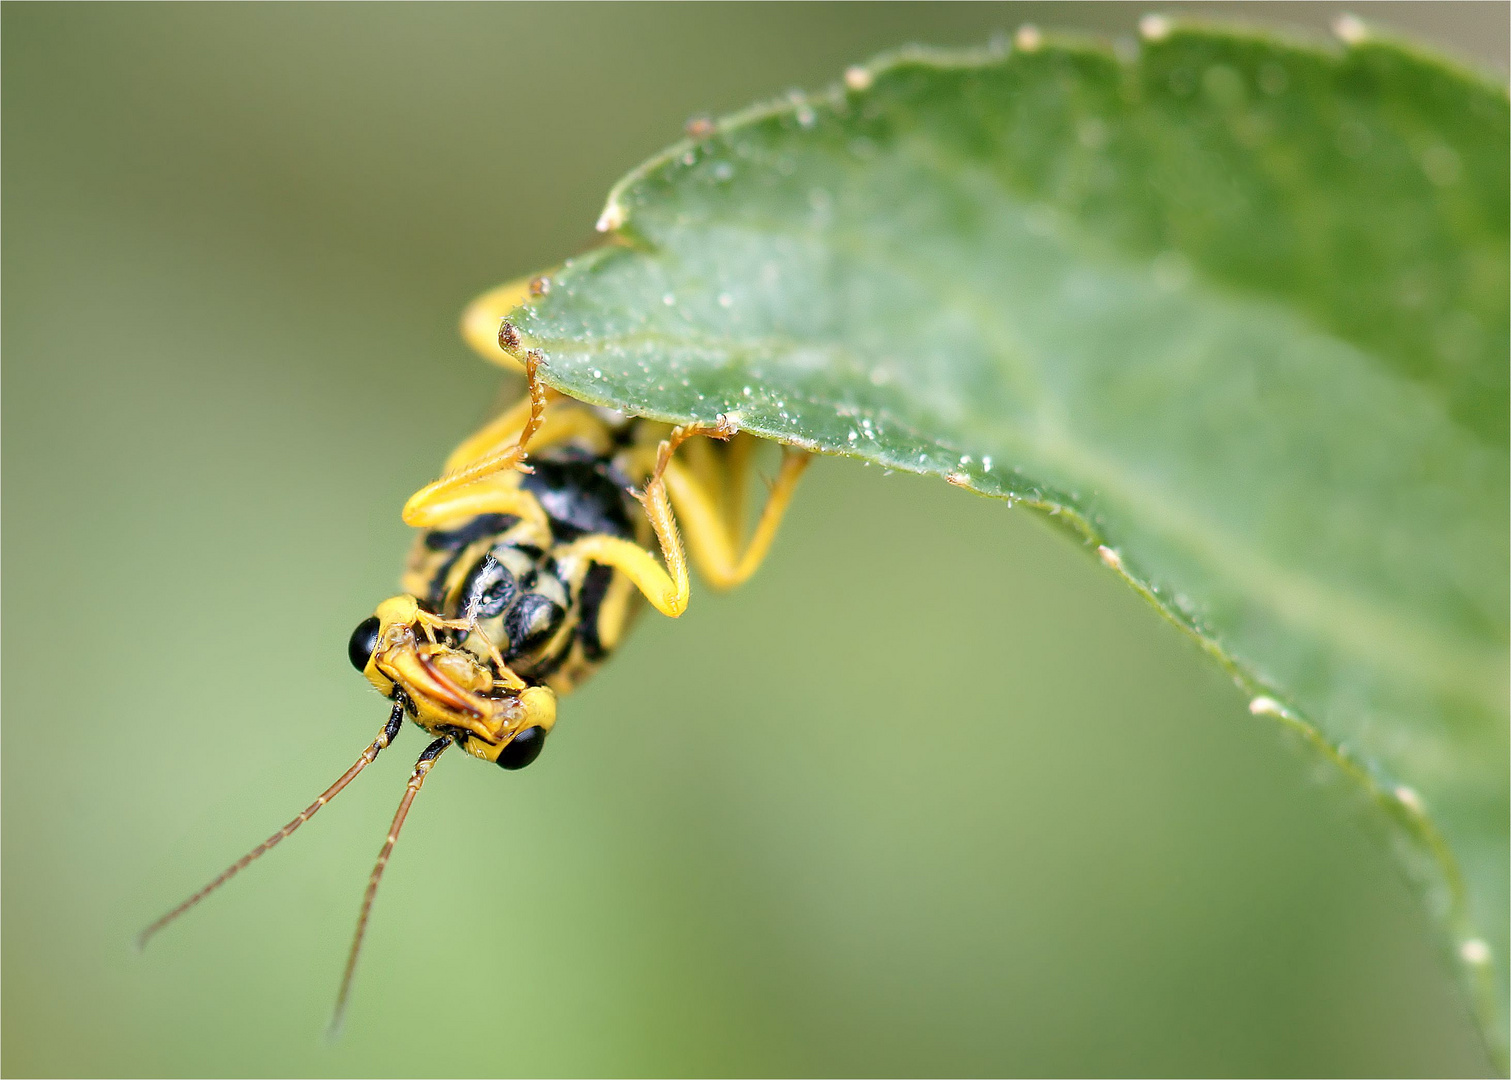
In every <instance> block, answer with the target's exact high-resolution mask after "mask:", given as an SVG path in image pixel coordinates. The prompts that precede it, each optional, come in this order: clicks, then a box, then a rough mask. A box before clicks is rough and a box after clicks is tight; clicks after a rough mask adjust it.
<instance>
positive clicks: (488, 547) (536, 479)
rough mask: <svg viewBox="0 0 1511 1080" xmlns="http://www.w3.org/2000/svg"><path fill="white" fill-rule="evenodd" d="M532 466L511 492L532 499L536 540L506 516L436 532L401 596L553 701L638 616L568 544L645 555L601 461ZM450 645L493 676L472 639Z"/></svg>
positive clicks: (530, 526)
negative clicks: (628, 547) (635, 548)
mask: <svg viewBox="0 0 1511 1080" xmlns="http://www.w3.org/2000/svg"><path fill="white" fill-rule="evenodd" d="M531 465H532V467H533V468H534V472H533V473H530V474H528V475H527V474H521V473H515V474H512V476H511V477H510V480H509V482H510V484H511V485H514V486H517V487H519V488H522V489H524V490H525V491H527V492H529V493H530V494H531V495H533V496H534V498H535V500H536V501H537V502H538V504H539V505H540V508H541V510H542V511H544V520H545V527H544V528H543V527H542V525H541V523H540V522H539V521H531V520H528V519H526V518H524V517H521V516H517V515H514V514H487V513H485V514H480V515H476V516H472V517H463V518H459V519H457V520H455V521H448V522H445V523H443V524H442V525H441V526H440V527H437V528H433V529H429V530H427V531H425V532H423V533H422V534H420V536H419V538H418V539H417V540H416V542H415V546H414V549H413V550H412V552H411V553H410V557H409V564H408V567H407V569H406V571H405V575H404V581H403V586H404V589H405V591H407V592H409V593H411V594H412V595H413V596H415V597H416V598H417V599H418V600H419V601H420V604H421V606H422V607H425V608H426V609H428V610H430V611H432V612H434V613H436V614H438V615H442V616H444V617H445V618H448V619H466V620H469V621H471V622H473V623H474V624H475V625H476V627H477V628H478V630H479V631H481V633H482V634H483V635H484V636H485V637H486V638H487V639H488V640H489V641H491V642H492V643H493V645H494V646H495V647H496V648H497V650H498V652H499V653H500V654H502V657H503V659H504V662H505V663H506V664H507V665H508V666H509V668H510V669H511V670H513V671H514V673H515V674H516V675H519V676H520V677H521V678H523V679H525V680H526V681H527V682H530V683H535V684H544V685H546V686H549V687H551V688H552V689H553V690H554V691H556V692H557V693H558V694H562V693H566V692H568V691H570V690H571V689H572V688H573V687H575V686H576V685H577V684H578V683H580V682H581V681H582V680H583V679H585V678H586V677H587V676H588V675H589V674H591V673H592V672H593V671H594V670H595V669H596V668H597V667H598V665H599V664H600V663H602V662H603V660H604V659H605V658H606V657H607V656H608V654H609V653H610V652H611V651H612V650H613V648H614V647H615V646H616V645H617V644H618V641H619V637H620V634H621V633H622V632H623V630H624V628H625V626H626V625H627V624H628V623H629V621H630V620H631V618H632V617H633V616H634V614H635V613H636V612H637V611H638V609H639V606H640V604H639V599H640V595H639V593H638V592H637V591H636V590H635V588H634V586H633V585H632V584H631V583H630V582H629V580H628V579H627V578H625V577H624V576H623V575H622V574H619V573H618V572H617V571H614V570H613V569H611V568H610V567H607V566H604V565H602V564H599V563H595V562H591V561H589V560H587V559H584V558H581V557H580V556H577V555H574V554H573V553H572V551H571V548H570V545H571V543H572V541H574V540H576V539H578V538H579V537H581V536H585V535H608V536H614V537H619V538H622V539H626V540H631V541H636V542H639V543H644V542H645V539H646V537H645V536H644V535H643V534H645V533H646V532H648V527H647V526H646V524H645V519H644V515H643V514H642V513H641V512H640V510H639V507H638V506H637V505H636V503H635V501H634V500H633V498H631V497H630V495H629V494H628V487H629V481H628V480H627V479H626V478H625V477H623V476H622V475H621V474H620V473H619V472H618V471H617V470H616V469H615V467H614V465H613V462H612V461H611V460H610V459H607V458H604V457H599V456H595V455H593V454H591V453H588V452H586V451H583V450H580V449H577V448H573V447H563V448H561V449H558V450H554V451H548V452H547V453H545V454H543V455H541V456H539V457H532V458H531ZM452 643H454V644H457V645H460V646H461V647H462V648H465V649H467V650H468V651H470V652H471V653H472V654H473V655H474V656H476V657H477V658H478V660H479V661H481V662H482V663H484V664H486V665H489V666H490V667H491V666H493V659H492V656H493V653H492V650H490V649H489V648H488V646H487V644H486V643H485V642H484V641H482V640H479V638H478V634H477V633H476V632H474V633H470V634H466V635H463V634H462V633H461V632H456V633H455V635H454V639H453V642H452Z"/></svg>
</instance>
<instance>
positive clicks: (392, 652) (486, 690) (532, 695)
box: [350, 596, 556, 768]
mask: <svg viewBox="0 0 1511 1080" xmlns="http://www.w3.org/2000/svg"><path fill="white" fill-rule="evenodd" d="M437 621H438V620H436V618H435V617H434V616H431V615H429V614H428V613H426V612H424V611H422V610H421V609H420V606H419V604H418V602H417V601H416V600H415V598H414V597H412V596H395V597H393V598H392V599H389V600H385V601H383V603H381V604H379V605H378V608H377V611H376V612H375V613H374V614H373V616H372V618H370V619H368V620H366V621H365V622H363V623H362V624H361V625H360V626H358V627H357V630H356V632H355V633H354V634H353V635H352V640H351V645H350V655H351V661H352V664H353V666H355V667H358V668H359V670H361V672H362V674H363V675H364V676H366V678H367V681H368V682H370V683H372V685H373V686H374V687H376V688H377V690H378V691H379V692H380V693H381V694H383V696H384V697H391V696H393V693H394V690H395V688H397V689H398V690H400V691H402V692H403V693H404V695H405V696H406V697H407V698H408V699H409V702H410V704H411V707H412V715H413V717H414V719H415V721H416V722H417V723H418V724H419V725H420V726H421V727H423V728H425V729H427V730H428V731H431V732H433V733H435V734H438V735H440V734H459V733H465V735H464V736H460V737H459V738H458V741H459V742H460V743H461V744H462V746H463V748H464V749H465V750H466V751H467V752H468V753H469V754H472V755H473V756H475V757H480V758H482V759H484V760H485V761H493V762H498V763H500V764H503V765H504V766H505V767H506V768H511V767H516V768H517V767H520V766H515V765H511V764H510V762H511V761H513V760H516V759H518V758H522V757H526V756H528V758H529V760H531V761H533V760H534V755H535V754H537V753H539V745H538V744H539V743H540V742H541V741H543V740H544V738H545V735H546V733H548V732H549V731H550V730H551V728H552V726H554V725H555V723H556V695H555V694H553V693H552V692H551V691H550V690H549V689H548V688H546V687H544V686H525V685H521V684H518V683H517V681H516V684H515V685H507V684H505V683H504V682H503V681H501V680H500V679H499V678H497V677H495V674H494V672H493V671H492V670H491V669H490V668H489V667H488V665H486V664H484V663H483V662H482V661H480V660H479V659H478V658H477V657H476V656H474V655H473V654H472V653H471V652H469V651H468V650H466V649H461V648H457V647H455V646H452V645H448V644H445V643H444V642H441V641H437V640H436V639H435V637H434V633H433V629H434V626H435V624H436V623H437ZM516 743H518V744H519V745H514V744H516ZM532 745H533V753H532V752H530V750H531V746H532ZM526 764H528V762H526Z"/></svg>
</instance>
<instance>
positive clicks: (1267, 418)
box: [513, 20, 1511, 1063]
mask: <svg viewBox="0 0 1511 1080" xmlns="http://www.w3.org/2000/svg"><path fill="white" fill-rule="evenodd" d="M1349 29H1350V30H1351V31H1353V32H1351V33H1349V34H1347V35H1346V36H1348V37H1349V39H1350V43H1349V44H1348V45H1346V46H1339V47H1336V48H1333V49H1326V48H1321V47H1311V46H1304V45H1297V44H1293V43H1287V42H1284V41H1281V40H1277V39H1275V38H1273V37H1268V36H1263V35H1259V34H1245V33H1236V32H1227V31H1216V30H1212V29H1204V28H1199V27H1182V26H1179V25H1170V24H1168V23H1165V22H1163V21H1160V20H1155V21H1153V22H1147V21H1146V30H1147V33H1146V34H1145V40H1144V41H1143V42H1142V43H1141V46H1140V49H1139V50H1138V53H1137V55H1136V56H1132V55H1129V56H1119V55H1117V54H1115V53H1114V52H1113V51H1112V50H1110V49H1108V48H1103V47H1100V46H1097V45H1094V44H1089V43H1083V42H1076V41H1058V40H1055V39H1053V38H1043V39H1041V38H1039V37H1038V36H1037V35H1035V34H1032V33H1029V34H1020V35H1019V38H1018V40H1017V41H1016V42H1015V44H1014V46H1013V47H1011V48H1009V47H1007V46H1005V45H1004V46H1003V47H1001V48H997V49H993V50H985V51H981V52H976V53H964V54H962V53H939V52H929V51H922V50H912V51H905V52H902V53H900V54H897V55H894V56H891V57H887V58H883V59H882V60H879V61H877V62H875V63H873V64H872V65H870V66H868V67H865V68H854V69H851V70H850V71H849V72H847V73H846V77H845V80H844V83H843V84H841V85H839V86H837V87H836V88H834V89H833V90H832V91H830V92H828V93H825V94H820V95H816V96H813V97H811V98H807V97H800V96H796V95H794V96H792V97H790V98H788V99H784V100H783V101H781V102H779V103H777V104H775V105H773V106H769V107H764V108H758V109H754V110H751V111H749V112H747V113H745V114H741V115H738V116H735V117H732V118H729V119H728V120H725V121H722V122H720V123H718V124H716V125H713V126H712V127H711V129H710V130H709V131H707V132H699V133H698V134H697V135H696V136H695V137H694V138H692V139H690V140H688V141H686V142H684V143H682V144H679V145H677V146H675V147H673V148H671V149H670V150H669V151H667V152H666V153H665V154H664V155H662V156H660V157H657V158H655V159H653V160H652V161H650V162H648V163H647V164H646V165H645V166H643V167H641V168H640V169H638V170H637V171H635V172H634V173H632V174H631V175H630V176H629V177H627V178H626V179H625V180H624V181H623V182H622V183H621V184H620V185H619V186H618V188H616V190H615V191H614V192H613V194H612V196H611V198H610V201H609V205H608V208H607V209H606V211H605V213H604V218H603V220H602V222H600V227H601V228H602V229H603V230H604V231H607V232H610V233H611V234H612V238H613V239H614V240H616V241H618V242H617V243H614V244H611V245H609V246H606V247H604V248H602V249H600V250H597V251H595V252H592V253H590V254H589V255H587V256H584V257H582V258H579V259H576V260H573V261H572V262H569V263H568V264H566V265H565V266H564V267H563V268H561V269H560V270H559V271H557V272H556V273H554V274H553V275H552V276H551V278H550V288H549V292H547V293H546V294H545V295H543V296H541V297H538V298H537V299H535V300H534V301H533V302H532V303H531V304H530V305H529V306H527V307H526V308H523V309H521V310H520V311H518V312H517V313H516V314H515V315H514V317H513V322H514V324H515V325H516V327H517V329H518V331H519V334H520V338H521V349H529V348H538V349H539V350H541V352H542V353H543V355H544V371H545V374H546V378H547V379H548V381H549V382H551V383H552V384H553V385H555V386H557V387H559V388H561V389H563V390H565V391H566V392H568V393H570V394H572V395H573V396H576V397H578V398H582V399H584V400H588V401H593V402H597V403H601V404H606V405H612V406H614V407H617V408H621V409H625V410H627V411H631V412H635V413H640V414H644V415H650V416H654V417H658V418H661V419H666V420H671V421H688V420H701V421H713V420H714V419H715V418H716V417H717V416H719V415H720V414H723V415H726V416H731V417H734V418H736V419H737V421H738V423H739V424H740V425H741V426H742V427H743V428H745V429H746V430H750V431H753V432H756V433H758V434H761V435H766V436H770V437H772V438H775V439H780V440H783V441H786V442H789V443H795V444H799V445H802V446H806V447H810V448H812V449H815V450H817V451H820V452H823V453H830V454H844V455H848V456H852V457H858V458H863V459H866V460H868V461H871V462H875V463H876V464H879V465H882V466H885V467H887V468H892V469H902V470H909V471H913V472H920V473H932V474H935V475H938V476H940V477H941V478H944V479H946V480H948V481H949V482H950V483H953V484H956V485H958V486H961V487H965V488H969V489H972V490H974V491H977V492H980V493H982V494H985V495H991V496H998V497H1002V498H1005V499H1006V500H1008V502H1009V504H1011V503H1012V502H1014V501H1021V502H1022V503H1024V504H1025V505H1028V506H1031V507H1033V508H1035V509H1036V510H1038V511H1040V512H1043V513H1046V514H1049V515H1052V516H1054V517H1055V518H1056V519H1057V520H1058V521H1060V522H1062V523H1065V524H1066V525H1067V526H1068V527H1069V529H1070V531H1071V532H1073V533H1074V534H1076V535H1077V536H1078V537H1079V538H1080V539H1081V540H1082V541H1083V542H1084V543H1085V544H1087V545H1088V547H1089V548H1091V549H1094V550H1097V551H1098V553H1099V555H1100V557H1101V558H1102V560H1103V561H1104V562H1105V563H1107V564H1108V565H1109V566H1110V567H1111V568H1113V569H1114V570H1115V571H1116V572H1118V573H1120V574H1122V575H1124V576H1125V577H1126V578H1127V580H1128V581H1129V582H1130V583H1131V584H1132V585H1133V586H1134V587H1135V588H1137V589H1138V590H1140V591H1141V592H1142V593H1143V594H1144V595H1145V596H1146V597H1148V599H1149V600H1150V601H1151V602H1152V603H1154V604H1155V605H1156V606H1157V607H1158V608H1159V610H1160V611H1161V612H1163V613H1164V614H1165V615H1167V616H1168V617H1169V618H1170V619H1172V620H1173V621H1175V622H1176V623H1177V624H1179V625H1180V626H1181V627H1183V628H1185V629H1186V630H1187V631H1189V632H1190V633H1191V634H1192V635H1194V636H1195V637H1196V638H1197V639H1198V640H1199V641H1200V642H1201V644H1202V646H1203V647H1204V648H1205V649H1206V650H1207V651H1208V652H1210V653H1211V655H1213V656H1214V657H1215V658H1216V659H1218V660H1219V661H1220V662H1221V663H1223V664H1224V665H1226V666H1227V667H1228V668H1229V669H1230V670H1231V671H1232V673H1233V675H1234V676H1235V678H1236V679H1237V680H1238V682H1239V683H1240V684H1241V685H1242V686H1243V687H1244V688H1245V689H1246V691H1247V692H1248V693H1249V694H1250V695H1251V696H1252V705H1251V710H1252V711H1253V712H1254V713H1255V714H1256V715H1261V716H1271V717H1274V718H1277V719H1279V720H1280V721H1281V722H1282V723H1283V724H1284V725H1286V726H1287V727H1288V728H1290V729H1291V730H1293V731H1295V732H1298V733H1299V734H1300V736H1301V738H1302V740H1303V741H1304V742H1305V743H1307V744H1308V745H1309V746H1310V747H1311V748H1312V749H1313V750H1315V751H1317V752H1318V753H1320V754H1321V755H1322V756H1324V757H1326V758H1327V759H1329V760H1330V761H1331V762H1333V764H1335V765H1336V766H1337V767H1338V768H1340V769H1341V770H1342V772H1343V774H1344V775H1346V776H1347V777H1349V778H1350V779H1351V781H1353V783H1352V785H1351V786H1350V790H1352V791H1355V792H1358V793H1362V794H1363V795H1364V797H1365V798H1367V799H1368V800H1369V801H1371V802H1372V803H1373V804H1374V805H1373V806H1372V807H1371V809H1370V811H1369V813H1370V815H1371V816H1372V817H1373V819H1374V820H1376V821H1380V822H1384V823H1385V828H1386V834H1387V836H1388V837H1389V838H1390V841H1391V843H1392V845H1393V846H1394V847H1395V848H1396V849H1397V851H1398V852H1399V854H1400V857H1401V860H1402V863H1403V865H1404V867H1405V869H1406V871H1407V873H1408V874H1409V875H1410V876H1411V877H1412V879H1413V880H1414V881H1415V882H1417V883H1418V884H1419V885H1420V886H1421V888H1422V889H1423V892H1424V895H1425V897H1426V899H1427V903H1428V906H1429V908H1430V909H1431V910H1432V912H1433V914H1434V916H1435V917H1436V918H1437V919H1438V920H1439V921H1440V922H1441V923H1442V925H1443V926H1444V927H1445V929H1446V932H1447V937H1446V941H1447V946H1448V953H1449V956H1450V957H1451V962H1452V963H1454V964H1455V965H1456V966H1457V967H1458V969H1459V970H1460V973H1461V975H1462V976H1463V978H1464V980H1465V982H1466V985H1467V986H1468V987H1469V989H1470V993H1471V995H1472V997H1473V999H1474V1002H1475V1008H1476V1010H1477V1012H1478V1013H1479V1016H1480V1018H1481V1021H1482V1024H1483V1025H1484V1027H1485V1028H1486V1030H1487V1032H1488V1037H1489V1039H1490V1041H1491V1043H1492V1045H1493V1046H1494V1047H1495V1048H1496V1051H1497V1053H1498V1054H1499V1055H1501V1060H1502V1062H1503V1063H1504V1047H1505V1008H1506V991H1505V986H1506V983H1505V971H1506V955H1507V923H1508V917H1507V878H1508V862H1507V845H1508V839H1507V818H1508V793H1507V642H1508V612H1507V594H1508V574H1507V557H1508V538H1507V531H1508V530H1507V519H1508V502H1507V480H1508V477H1507V404H1508V402H1507V355H1508V323H1511V318H1508V310H1507V297H1508V292H1511V286H1508V272H1507V263H1508V255H1507V232H1508V224H1507V205H1508V181H1507V160H1508V136H1507V128H1508V122H1507V113H1508V108H1507V98H1506V94H1505V91H1504V90H1503V89H1501V88H1499V87H1495V86H1492V85H1490V84H1488V83H1486V82H1484V81H1482V80H1480V79H1479V78H1477V77H1475V76H1474V75H1472V74H1469V73H1467V72H1464V71H1461V70H1459V69H1456V68H1454V67H1453V66H1451V65H1449V64H1447V63H1445V62H1443V61H1441V60H1439V59H1437V58H1434V57H1431V56H1428V55H1425V54H1422V53H1420V52H1418V51H1415V50H1414V49H1412V48H1410V47H1407V46H1404V45H1401V44H1398V43H1392V42H1389V41H1380V40H1374V39H1371V38H1370V37H1369V36H1368V35H1367V34H1365V33H1363V32H1362V28H1361V27H1358V26H1356V25H1351V26H1350V27H1349Z"/></svg>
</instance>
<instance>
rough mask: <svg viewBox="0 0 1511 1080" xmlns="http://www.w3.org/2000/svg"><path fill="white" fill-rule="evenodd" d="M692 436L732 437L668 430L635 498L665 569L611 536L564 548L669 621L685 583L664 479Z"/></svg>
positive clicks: (684, 595) (711, 428) (714, 429)
mask: <svg viewBox="0 0 1511 1080" xmlns="http://www.w3.org/2000/svg"><path fill="white" fill-rule="evenodd" d="M694 435H707V436H709V437H710V438H715V439H728V438H730V437H732V436H733V435H734V431H733V429H732V428H725V427H722V426H719V425H705V424H688V425H685V426H683V427H679V428H673V429H672V433H671V434H670V435H669V436H668V437H667V438H666V439H665V440H663V441H662V443H661V445H660V446H658V447H656V449H655V464H654V466H653V467H652V468H651V473H650V478H649V479H648V480H647V481H646V483H645V489H644V490H643V491H641V492H640V493H639V494H637V495H635V498H636V499H638V500H639V501H640V505H641V506H642V507H643V508H644V509H645V516H646V519H647V520H648V521H649V522H650V524H651V529H652V531H653V532H655V534H656V541H657V543H658V544H659V545H660V547H661V559H662V561H663V562H664V563H665V564H666V565H665V566H664V567H663V566H662V565H661V563H658V562H657V561H656V557H655V556H654V555H652V554H651V553H650V552H649V551H646V550H645V549H644V548H642V547H641V546H640V545H638V544H636V543H633V542H631V541H629V540H623V539H620V538H619V537H617V536H602V535H596V536H584V537H581V538H579V539H577V540H574V541H573V542H572V543H571V544H570V545H568V548H567V550H568V552H570V553H571V554H573V555H578V556H581V557H583V558H587V559H591V560H592V561H593V562H596V563H602V564H603V565H605V566H612V567H613V568H614V569H616V570H618V571H619V572H620V573H621V574H623V575H624V576H625V577H627V578H629V579H630V581H632V582H633V583H634V585H635V587H636V588H637V589H639V590H640V591H641V592H642V593H644V594H645V598H646V599H647V600H649V601H650V602H651V604H652V606H653V607H655V609H656V610H657V611H659V612H661V614H663V615H669V616H671V617H672V618H674V619H675V618H677V617H678V616H679V615H681V614H682V613H683V612H684V611H686V610H687V600H688V596H689V594H690V592H691V583H690V582H689V580H688V576H687V555H686V553H685V552H684V551H683V550H682V537H681V535H680V534H679V533H678V532H677V519H676V516H675V515H674V514H673V513H672V504H671V499H670V497H669V496H668V495H667V490H666V478H667V476H668V474H669V472H670V470H671V469H672V467H673V466H672V456H673V455H674V454H675V453H676V452H677V448H678V447H679V446H681V445H682V444H683V443H684V442H686V441H687V440H688V439H690V438H692V437H693V436H694Z"/></svg>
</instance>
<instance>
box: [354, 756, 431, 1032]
mask: <svg viewBox="0 0 1511 1080" xmlns="http://www.w3.org/2000/svg"><path fill="white" fill-rule="evenodd" d="M450 745H451V739H450V738H449V737H447V738H442V739H437V740H436V741H435V742H433V743H431V744H430V745H429V746H427V747H426V748H425V752H424V753H423V754H421V755H420V760H419V761H416V762H415V763H414V772H412V773H410V775H409V784H408V786H407V787H405V789H404V798H403V799H401V800H400V801H399V811H398V813H396V814H394V816H393V824H392V825H390V826H389V827H388V839H386V840H384V841H383V848H382V850H381V851H379V852H378V861H377V862H376V863H375V864H374V865H373V872H372V876H371V877H369V878H368V879H367V892H366V893H364V894H363V896H362V912H361V914H360V915H358V916H357V933H356V935H355V936H354V937H353V938H352V948H351V952H350V953H348V954H347V957H346V970H345V971H344V972H343V973H342V975H341V990H340V992H339V993H338V994H337V995H336V1011H335V1013H334V1014H332V1016H331V1026H330V1034H331V1035H332V1036H334V1035H335V1034H336V1033H337V1032H339V1031H340V1030H341V1018H342V1017H343V1016H344V1015H345V1013H346V999H347V997H349V996H350V994H351V988H352V974H353V973H354V972H355V971H356V970H357V954H358V953H359V952H361V951H362V936H363V935H364V934H365V933H367V916H368V915H369V914H370V913H371V911H372V906H373V897H375V896H377V895H378V882H379V881H380V880H382V877H383V870H384V868H385V867H387V866H388V857H389V856H390V855H392V854H393V846H394V844H396V843H397V842H398V840H399V830H400V829H402V828H403V827H404V819H405V818H406V817H407V816H408V815H409V804H410V803H412V802H414V797H415V796H416V795H418V794H419V793H420V785H421V784H423V783H424V782H425V774H426V773H428V772H430V767H431V766H432V765H434V764H435V759H436V758H438V757H440V756H441V751H442V750H445V749H446V747H448V746H450Z"/></svg>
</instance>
